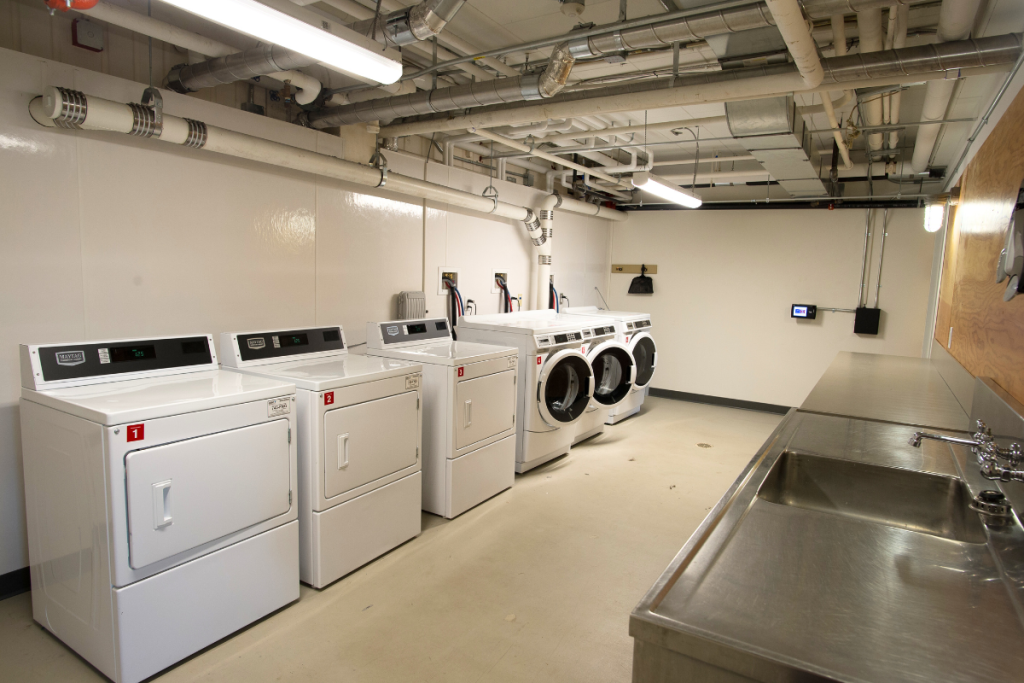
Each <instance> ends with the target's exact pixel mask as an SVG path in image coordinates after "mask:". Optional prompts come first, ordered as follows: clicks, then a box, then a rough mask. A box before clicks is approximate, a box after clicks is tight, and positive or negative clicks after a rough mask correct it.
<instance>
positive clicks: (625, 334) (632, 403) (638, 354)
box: [564, 306, 658, 424]
mask: <svg viewBox="0 0 1024 683" xmlns="http://www.w3.org/2000/svg"><path fill="white" fill-rule="evenodd" d="M564 313H565V314H566V315H579V316H582V317H593V316H597V317H603V318H608V319H611V320H614V321H615V331H616V338H617V339H618V340H619V341H621V342H622V343H623V344H626V345H627V347H628V348H629V352H630V353H631V354H632V355H633V359H634V360H635V361H636V382H634V384H633V391H632V392H631V393H630V394H629V396H628V397H627V398H626V399H625V400H624V401H622V403H620V404H619V405H617V406H615V407H614V408H612V409H611V410H610V411H609V412H608V424H615V423H616V422H621V421H622V420H625V419H626V418H627V417H629V416H630V415H635V414H636V413H638V412H640V408H641V407H642V406H643V404H644V398H646V396H647V394H648V393H649V392H650V390H651V380H652V379H653V378H654V369H655V367H656V366H657V364H658V346H657V344H655V343H654V337H653V336H651V316H650V314H648V313H631V312H628V311H604V310H600V309H598V308H597V307H596V306H576V307H573V308H567V309H565V311H564Z"/></svg>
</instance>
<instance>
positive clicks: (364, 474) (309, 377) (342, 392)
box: [221, 325, 423, 588]
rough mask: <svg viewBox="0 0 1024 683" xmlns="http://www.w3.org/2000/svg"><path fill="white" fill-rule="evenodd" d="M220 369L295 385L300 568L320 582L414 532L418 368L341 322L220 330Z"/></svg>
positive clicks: (308, 580)
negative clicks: (356, 341) (360, 347)
mask: <svg viewBox="0 0 1024 683" xmlns="http://www.w3.org/2000/svg"><path fill="white" fill-rule="evenodd" d="M221 350H222V355H223V358H222V361H223V364H224V366H225V368H227V369H230V370H234V371H236V372H239V373H246V374H249V375H258V376H261V377H266V378H268V379H272V380H278V381H282V382H290V383H292V384H294V385H295V386H296V387H297V389H296V403H297V416H296V419H297V425H298V433H297V437H298V438H297V441H298V511H299V558H300V559H299V570H300V577H301V579H302V581H303V582H304V583H307V584H309V585H311V586H313V587H314V588H323V587H325V586H327V585H328V584H330V583H332V582H334V581H336V580H338V579H339V578H341V577H342V576H344V575H346V574H348V573H350V572H352V571H354V570H356V569H358V568H359V567H361V566H362V565H364V564H366V563H367V562H370V561H371V560H373V559H375V558H377V557H379V556H380V555H383V554H384V553H386V552H388V551H389V550H391V549H393V548H395V547H397V546H399V545H401V544H402V543H404V542H406V541H408V540H409V539H411V538H414V537H416V536H418V535H419V533H420V530H421V519H420V508H421V495H422V494H421V489H422V484H421V462H422V460H421V457H420V449H421V447H422V444H421V423H422V417H421V416H422V410H423V408H422V403H423V401H422V398H423V397H422V373H423V366H421V365H420V364H418V363H410V362H405V361H401V360H393V359H390V358H376V357H372V356H362V355H353V354H349V352H348V348H347V345H346V341H345V333H344V330H343V329H342V328H341V326H340V325H338V326H333V327H316V328H309V329H290V330H280V331H266V332H232V333H223V334H222V335H221Z"/></svg>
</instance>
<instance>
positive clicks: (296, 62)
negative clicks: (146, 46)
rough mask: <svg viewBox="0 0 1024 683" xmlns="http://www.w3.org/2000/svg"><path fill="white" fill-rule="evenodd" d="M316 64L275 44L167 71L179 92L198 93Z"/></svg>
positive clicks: (171, 86) (168, 77)
mask: <svg viewBox="0 0 1024 683" xmlns="http://www.w3.org/2000/svg"><path fill="white" fill-rule="evenodd" d="M315 63H316V62H315V61H314V60H312V59H310V58H309V57H307V56H306V55H303V54H299V53H298V52H295V51H294V50H288V49H285V48H283V47H278V46H276V45H260V46H258V47H254V48H252V49H251V50H245V51H244V52H236V53H235V54H233V55H227V56H226V57H216V58H214V59H208V60H206V61H205V62H197V63H196V64H182V65H180V66H176V67H174V68H173V69H171V72H170V73H169V74H167V86H168V87H169V88H171V89H172V90H174V91H176V92H180V93H187V92H195V91H196V90H200V89H202V88H212V87H214V86H218V85H221V84H223V83H234V82H235V81H245V80H248V79H250V78H254V77H256V76H265V75H267V74H272V73H275V72H277V71H289V70H291V69H298V68H301V67H306V66H311V65H313V64H315Z"/></svg>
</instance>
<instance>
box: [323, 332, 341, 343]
mask: <svg viewBox="0 0 1024 683" xmlns="http://www.w3.org/2000/svg"><path fill="white" fill-rule="evenodd" d="M324 341H325V342H336V341H341V332H339V331H338V330H324Z"/></svg>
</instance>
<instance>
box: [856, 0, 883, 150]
mask: <svg viewBox="0 0 1024 683" xmlns="http://www.w3.org/2000/svg"><path fill="white" fill-rule="evenodd" d="M857 32H858V34H860V53H861V54H867V53H868V52H878V51H879V50H881V49H882V10H881V9H877V8H876V9H866V10H861V11H860V12H857ZM860 109H861V113H862V114H863V117H864V123H865V124H866V125H868V126H880V125H882V98H881V97H873V98H871V99H869V100H867V101H866V102H861V104H860ZM868 147H870V148H871V149H873V150H877V149H882V134H881V133H871V134H870V135H868Z"/></svg>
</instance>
